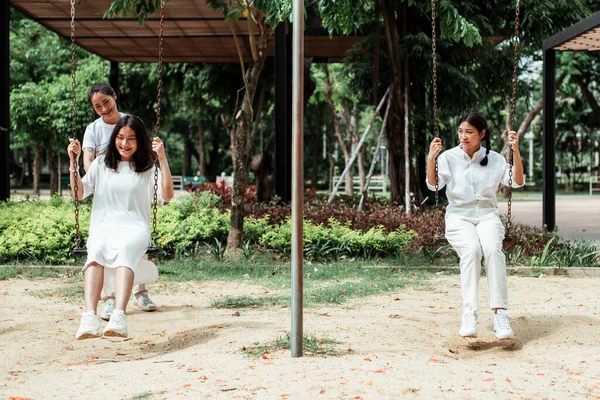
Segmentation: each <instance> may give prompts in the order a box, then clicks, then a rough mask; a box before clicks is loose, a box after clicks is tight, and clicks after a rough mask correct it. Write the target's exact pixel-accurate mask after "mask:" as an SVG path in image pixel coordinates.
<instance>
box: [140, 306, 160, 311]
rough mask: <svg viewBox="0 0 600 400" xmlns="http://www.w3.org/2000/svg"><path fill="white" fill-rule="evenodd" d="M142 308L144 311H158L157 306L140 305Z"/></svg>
mask: <svg viewBox="0 0 600 400" xmlns="http://www.w3.org/2000/svg"><path fill="white" fill-rule="evenodd" d="M140 308H141V309H142V311H146V312H151V311H156V307H146V308H144V307H140Z"/></svg>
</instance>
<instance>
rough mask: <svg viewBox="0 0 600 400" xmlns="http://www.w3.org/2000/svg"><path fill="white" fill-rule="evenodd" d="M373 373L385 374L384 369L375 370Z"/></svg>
mask: <svg viewBox="0 0 600 400" xmlns="http://www.w3.org/2000/svg"><path fill="white" fill-rule="evenodd" d="M373 372H375V373H377V374H385V370H384V369H376V370H374V371H373Z"/></svg>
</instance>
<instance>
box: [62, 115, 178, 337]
mask: <svg viewBox="0 0 600 400" xmlns="http://www.w3.org/2000/svg"><path fill="white" fill-rule="evenodd" d="M70 142H71V143H70V144H69V146H68V147H67V152H68V154H69V158H70V159H71V165H73V162H74V161H75V160H76V161H77V162H79V156H80V155H81V145H80V143H79V141H78V140H76V139H70ZM153 151H154V152H155V153H156V154H154V153H153ZM156 157H158V162H159V174H158V178H159V179H158V190H157V195H158V201H169V200H170V199H171V198H173V195H174V191H173V180H172V178H171V171H170V170H169V163H168V161H167V157H166V154H165V148H164V146H163V142H162V141H161V140H160V139H159V138H158V137H155V138H154V139H153V140H152V141H150V138H149V137H148V135H147V133H146V126H145V125H144V123H143V122H142V120H141V119H140V118H138V117H136V116H132V115H126V116H124V117H122V118H121V119H119V121H118V122H117V124H116V125H115V128H114V130H113V132H112V135H111V137H110V141H109V143H108V147H107V149H106V151H105V153H104V154H102V155H101V156H99V157H97V158H95V159H94V161H93V162H92V163H91V165H90V167H89V170H88V171H87V174H86V175H85V176H84V178H83V179H81V177H80V176H79V171H78V170H71V188H72V191H73V195H75V184H76V185H77V196H78V198H80V199H82V198H85V197H87V196H89V195H90V194H92V193H93V194H94V200H93V203H92V215H91V221H90V233H89V237H88V241H87V249H88V258H87V260H86V262H85V265H84V266H83V271H84V276H85V278H84V281H85V283H84V297H85V312H84V313H83V314H82V317H81V324H80V326H79V330H78V331H77V334H76V336H75V337H76V339H78V340H81V339H88V338H95V337H99V336H101V334H100V320H99V319H98V316H97V315H96V308H97V306H98V300H99V298H100V292H101V290H102V285H103V282H104V278H105V273H106V272H108V271H106V270H107V269H114V270H115V294H116V296H115V310H114V311H113V313H112V314H111V316H110V320H109V321H108V324H107V326H106V328H105V329H104V335H106V336H119V337H127V317H126V316H125V311H126V309H127V303H128V302H129V296H130V295H131V289H132V287H133V284H134V283H139V282H151V281H153V280H156V277H149V276H142V275H144V274H143V273H142V271H144V270H148V271H152V270H154V271H155V270H156V269H155V268H154V269H152V268H139V266H138V264H139V263H140V260H141V259H142V257H143V255H144V253H145V251H146V249H147V248H148V246H149V244H150V228H149V226H150V208H151V205H152V202H153V193H154V171H155V168H156V166H155V160H156ZM146 262H149V261H146ZM136 269H137V270H139V271H137V270H136ZM136 272H137V273H136Z"/></svg>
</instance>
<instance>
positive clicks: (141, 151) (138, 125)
mask: <svg viewBox="0 0 600 400" xmlns="http://www.w3.org/2000/svg"><path fill="white" fill-rule="evenodd" d="M124 127H129V128H131V129H133V131H134V132H135V140H136V141H137V150H136V151H135V153H133V156H132V157H131V161H130V167H131V169H133V170H134V171H135V172H144V171H147V170H149V169H150V168H152V166H153V165H154V163H155V162H156V155H155V153H154V152H153V151H152V142H151V141H150V138H149V137H148V134H147V133H146V125H144V122H143V121H142V120H141V119H140V118H139V117H136V116H135V115H125V116H124V117H122V118H121V119H120V120H119V122H117V124H116V125H115V129H113V132H112V135H110V142H108V147H107V148H106V153H105V155H104V157H105V159H104V162H105V163H106V166H107V167H108V168H110V169H113V170H115V171H116V170H117V168H118V166H119V161H121V154H119V150H118V149H117V144H116V141H117V135H118V134H119V132H120V131H121V129H123V128H124Z"/></svg>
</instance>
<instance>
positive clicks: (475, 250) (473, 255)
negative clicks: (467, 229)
mask: <svg viewBox="0 0 600 400" xmlns="http://www.w3.org/2000/svg"><path fill="white" fill-rule="evenodd" d="M459 254H460V259H461V260H465V261H471V260H481V255H482V253H481V247H480V246H479V245H478V244H475V243H473V244H470V245H469V246H467V247H466V248H464V249H462V250H461V251H460V253H459Z"/></svg>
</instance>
